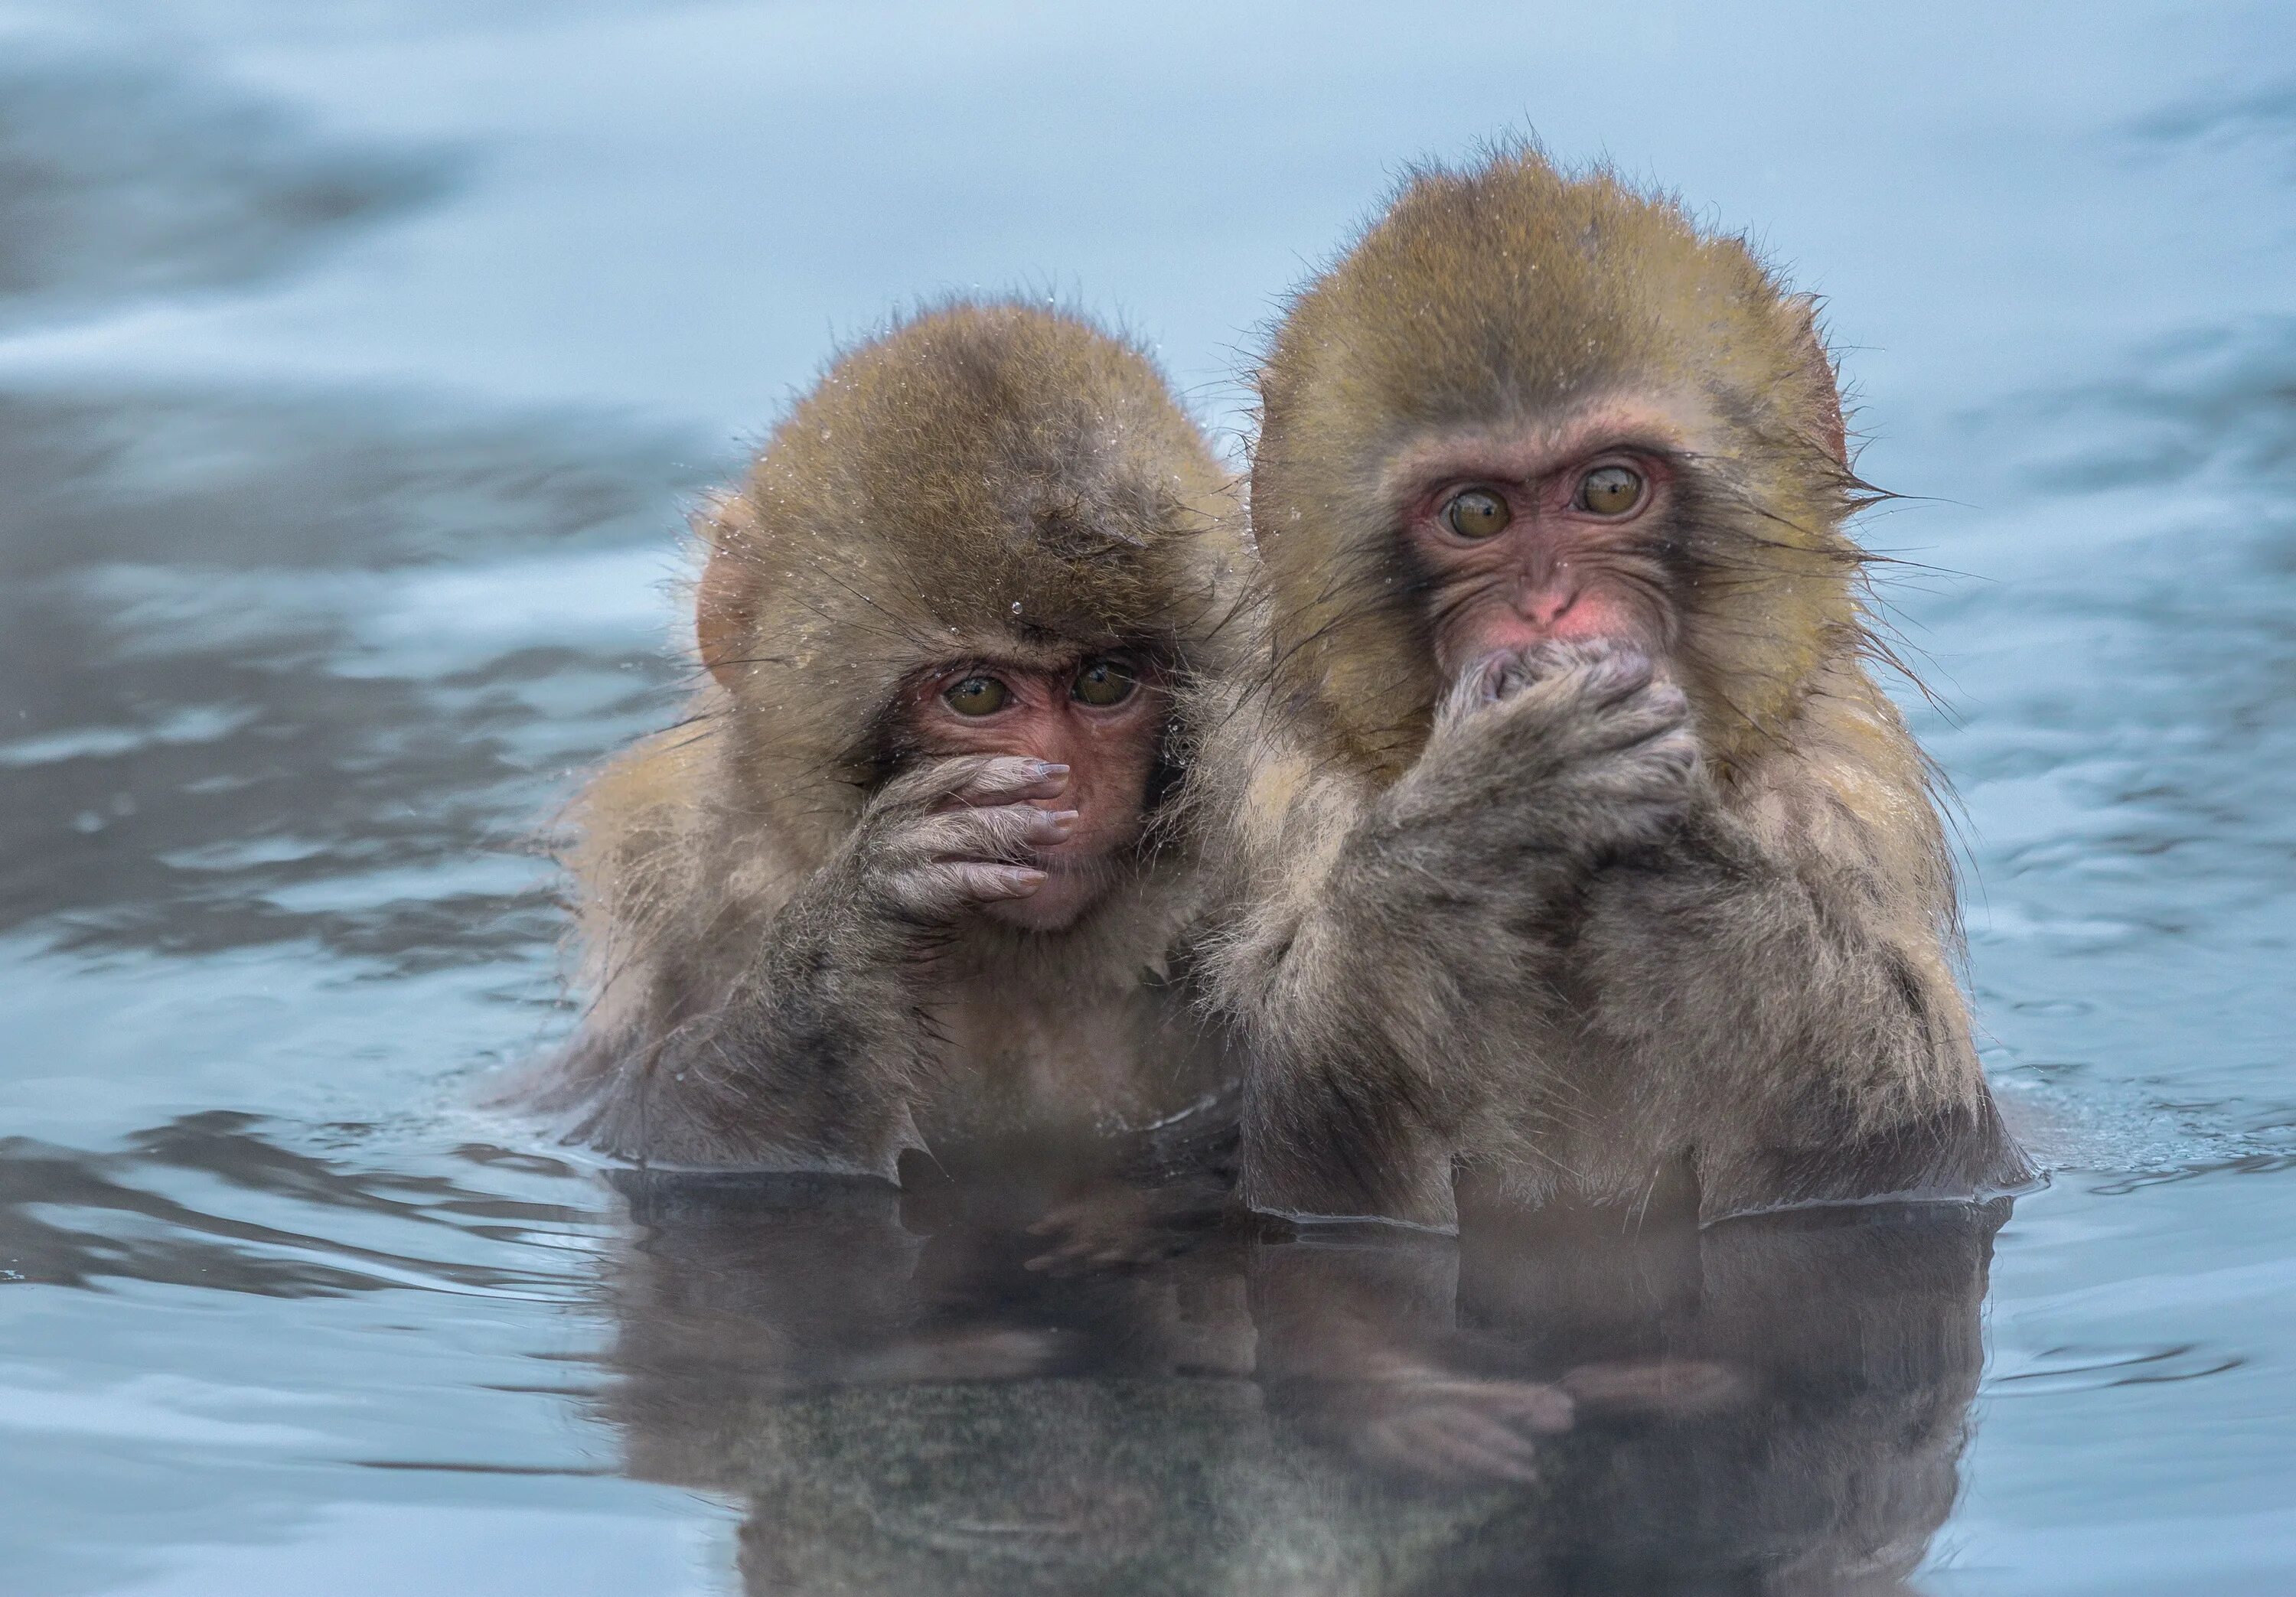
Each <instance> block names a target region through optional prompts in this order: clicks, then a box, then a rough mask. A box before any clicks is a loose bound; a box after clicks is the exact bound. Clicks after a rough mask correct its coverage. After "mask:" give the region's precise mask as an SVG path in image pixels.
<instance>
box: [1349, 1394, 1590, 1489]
mask: <svg viewBox="0 0 2296 1597" xmlns="http://www.w3.org/2000/svg"><path fill="white" fill-rule="evenodd" d="M1321 1396H1322V1402H1323V1403H1324V1404H1326V1405H1329V1409H1328V1412H1326V1413H1324V1414H1321V1415H1311V1416H1308V1429H1309V1431H1310V1433H1311V1434H1320V1435H1321V1436H1323V1437H1324V1438H1325V1439H1328V1440H1332V1441H1337V1442H1340V1443H1341V1444H1342V1445H1344V1446H1345V1447H1346V1448H1347V1449H1348V1451H1349V1452H1351V1453H1353V1454H1355V1455H1356V1456H1357V1457H1358V1458H1360V1459H1362V1460H1363V1461H1364V1462H1366V1463H1369V1464H1372V1465H1374V1466H1376V1467H1379V1468H1382V1469H1385V1470H1392V1471H1395V1472H1397V1473H1399V1474H1402V1475H1406V1476H1413V1477H1417V1478H1422V1479H1427V1480H1436V1481H1443V1482H1447V1483H1450V1484H1454V1485H1471V1484H1474V1483H1479V1482H1489V1481H1514V1482H1518V1483H1522V1484H1528V1483H1529V1482H1532V1481H1535V1480H1537V1479H1538V1444H1537V1443H1536V1442H1535V1441H1534V1440H1533V1438H1534V1437H1539V1436H1551V1435H1554V1434H1555V1433H1556V1432H1559V1431H1565V1430H1569V1429H1570V1428H1571V1424H1572V1420H1573V1411H1574V1408H1575V1405H1574V1404H1573V1402H1572V1399H1571V1397H1570V1395H1569V1394H1568V1393H1567V1392H1565V1391H1564V1390H1562V1388H1559V1387H1554V1386H1549V1385H1546V1383H1544V1382H1541V1381H1531V1380H1485V1379H1478V1378H1474V1377H1467V1376H1455V1375H1450V1374H1447V1373H1446V1372H1440V1371H1438V1370H1435V1369H1431V1368H1429V1369H1421V1370H1414V1371H1407V1372H1406V1371H1398V1372H1395V1373H1394V1374H1392V1375H1390V1377H1388V1378H1387V1379H1383V1380H1365V1381H1342V1382H1333V1383H1331V1384H1330V1386H1329V1388H1327V1389H1326V1390H1325V1391H1324V1393H1323V1394H1322V1395H1321Z"/></svg>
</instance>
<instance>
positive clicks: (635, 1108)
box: [566, 758, 1049, 1179]
mask: <svg viewBox="0 0 2296 1597" xmlns="http://www.w3.org/2000/svg"><path fill="white" fill-rule="evenodd" d="M1044 781H1045V767H1044V766H1043V763H1042V762H1040V761H1034V760H1027V759H1013V758H961V759H950V760H941V761H934V762H931V763H929V764H928V765H925V766H921V767H919V768H917V769H914V770H912V771H911V772H909V773H907V774H905V775H903V776H901V777H898V778H897V779H895V780H894V781H893V782H889V783H887V784H886V786H885V787H884V788H883V789H881V790H880V791H879V792H878V793H876V794H875V795H874V796H873V798H871V800H870V802H869V804H868V805H867V807H865V809H864V810H863V812H862V815H861V817H860V820H859V822H858V823H857V825H856V826H855V827H854V829H853V831H851V832H850V833H849V834H848V835H847V836H846V838H845V839H843V840H842V841H841V842H840V844H839V845H838V846H837V847H836V848H835V849H834V850H833V851H832V853H831V854H830V856H829V857H828V858H827V859H826V860H824V862H823V863H822V864H820V865H819V866H818V867H816V869H815V870H814V871H813V872H811V873H810V874H809V875H808V876H806V877H804V878H803V879H802V880H800V881H799V884H798V886H797V888H796V890H795V891H794V892H792V893H791V895H790V896H789V897H787V899H786V900H785V901H783V902H782V903H781V904H780V905H778V906H777V907H773V908H770V909H762V908H760V909H749V908H747V907H746V906H743V905H741V904H740V903H739V902H738V900H735V899H734V898H733V897H732V896H731V895H727V896H726V897H721V898H720V899H719V901H718V904H719V907H718V908H717V911H716V912H715V913H714V914H710V915H708V916H706V917H704V918H703V919H702V920H701V921H699V922H697V923H695V924H693V925H691V926H685V925H681V926H676V927H673V928H670V929H668V930H665V931H664V932H663V934H662V935H661V937H660V946H658V947H656V948H654V949H652V950H651V951H650V952H649V954H648V956H647V958H646V960H645V961H644V964H643V965H642V966H641V967H640V968H639V969H636V970H633V971H631V972H630V975H629V978H628V979H634V980H642V981H643V982H644V983H645V984H646V986H647V987H650V988H651V991H650V992H649V993H648V995H646V998H645V1000H644V1002H643V1003H640V1004H638V1005H636V1006H635V1010H636V1012H635V1014H633V1015H629V1016H627V1017H626V1018H625V1019H624V1020H623V1023H622V1024H621V1025H619V1026H618V1027H616V1028H611V1029H603V1030H594V1031H592V1032H590V1033H588V1034H586V1036H584V1037H583V1038H582V1039H581V1040H579V1041H578V1043H577V1044H576V1045H575V1054H574V1057H573V1058H572V1059H570V1061H569V1063H568V1068H567V1071H566V1073H567V1074H568V1075H570V1076H571V1077H587V1078H589V1079H590V1080H592V1081H594V1083H595V1086H594V1091H593V1092H592V1093H590V1094H589V1095H588V1097H587V1102H586V1110H585V1113H584V1115H583V1117H582V1118H581V1119H580V1120H579V1122H578V1124H577V1125H576V1126H575V1127H574V1128H573V1130H572V1132H571V1133H570V1137H571V1138H572V1139H573V1140H579V1141H583V1142H589V1143H591V1144H592V1145H594V1146H595V1147H598V1148H600V1149H602V1150H603V1151H606V1152H609V1153H614V1154H619V1155H621V1156H623V1157H627V1158H633V1159H645V1160H648V1161H650V1162H653V1163H660V1164H668V1165H676V1166H690V1167H703V1168H723V1167H738V1168H747V1169H762V1170H807V1171H824V1172H835V1173H841V1174H850V1175H878V1176H882V1177H885V1178H887V1179H891V1178H892V1177H893V1175H894V1174H895V1169H896V1167H897V1165H898V1160H899V1159H900V1156H901V1154H902V1152H903V1151H906V1150H907V1149H911V1148H922V1146H923V1143H922V1139H921V1138H920V1137H919V1135H918V1134H917V1130H916V1126H915V1124H914V1118H913V1111H912V1107H911V1106H912V1102H913V1100H914V1096H915V1094H916V1093H917V1092H918V1091H919V1090H920V1087H921V1085H922V1077H923V1074H924V1071H925V1069H927V1066H928V1064H929V1061H930V1058H931V1043H932V1039H931V1035H930V1033H929V1031H928V1028H927V1025H926V1022H925V1020H924V1018H923V1015H922V1011H921V1009H920V1007H919V1002H918V1000H919V996H920V991H921V987H922V983H923V981H924V980H925V979H926V975H927V970H928V967H929V965H930V962H931V956H932V954H934V952H935V950H936V948H937V946H939V943H940V942H941V941H942V940H943V939H944V938H947V936H948V935H949V932H950V928H951V926H952V925H953V923H954V922H955V921H956V919H957V918H958V917H959V916H960V915H962V914H963V913H964V912H965V911H966V910H967V909H968V908H970V907H971V906H972V905H974V904H977V903H979V902H980V901H981V900H983V899H985V898H989V897H999V896H1006V895H1007V893H1008V892H1009V890H1010V889H1013V886H1014V883H1015V881H1016V880H1017V879H1018V878H1020V877H1022V876H1026V875H1029V874H1033V872H1026V871H1024V870H1022V869H1021V867H1019V866H1016V865H1014V864H1010V863H1008V862H1010V861H1012V860H1013V859H1014V858H1016V857H1017V856H1018V855H1019V854H1020V852H1021V850H1022V849H1023V848H1025V847H1026V846H1027V845H1028V844H1029V843H1030V842H1031V841H1037V840H1042V835H1043V833H1044V831H1045V830H1046V826H1047V825H1048V823H1049V817H1048V816H1047V815H1046V812H1044V811H1042V810H1039V809H1036V808H1033V807H1030V806H1029V805H1028V804H1026V803H1025V802H1013V801H1012V800H1014V799H1016V798H1026V797H1027V796H1028V795H1029V794H1030V793H1031V792H1033V791H1034V790H1036V789H1037V787H1038V786H1040V785H1041V784H1042V783H1043V782H1044Z"/></svg>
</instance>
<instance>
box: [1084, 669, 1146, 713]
mask: <svg viewBox="0 0 2296 1597" xmlns="http://www.w3.org/2000/svg"><path fill="white" fill-rule="evenodd" d="M1139 680H1140V679H1139V678H1138V677H1137V676H1134V675H1133V671H1132V667H1129V666H1128V665H1126V664H1125V663H1124V662H1123V661H1122V660H1120V659H1106V658H1104V657H1103V658H1102V659H1088V660H1087V661H1085V662H1084V665H1083V667H1082V668H1081V669H1079V670H1078V672H1077V674H1076V681H1074V682H1073V683H1071V684H1069V695H1070V697H1071V698H1073V699H1076V700H1079V701H1080V702H1082V703H1085V704H1089V705H1091V706H1093V708H1095V709H1107V708H1110V707H1111V705H1118V704H1121V703H1123V702H1124V701H1125V700H1127V699H1129V698H1131V697H1132V690H1133V689H1134V688H1135V687H1136V686H1138V685H1139Z"/></svg>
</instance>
